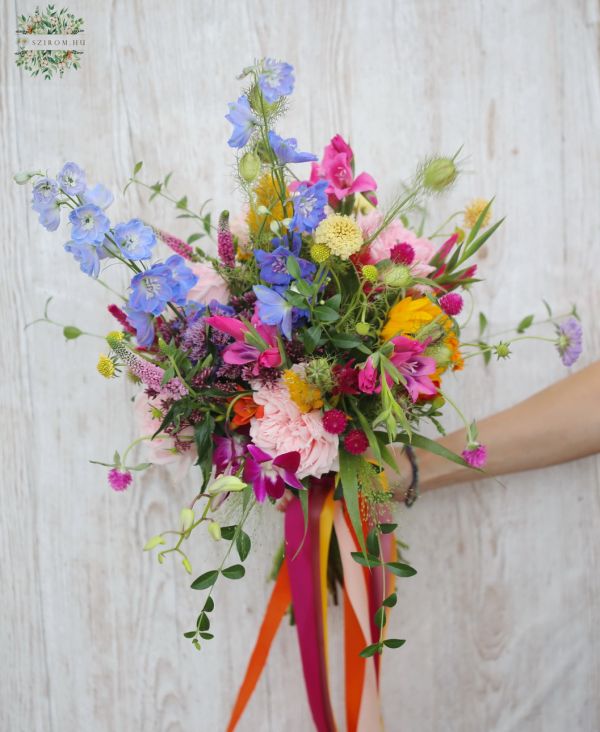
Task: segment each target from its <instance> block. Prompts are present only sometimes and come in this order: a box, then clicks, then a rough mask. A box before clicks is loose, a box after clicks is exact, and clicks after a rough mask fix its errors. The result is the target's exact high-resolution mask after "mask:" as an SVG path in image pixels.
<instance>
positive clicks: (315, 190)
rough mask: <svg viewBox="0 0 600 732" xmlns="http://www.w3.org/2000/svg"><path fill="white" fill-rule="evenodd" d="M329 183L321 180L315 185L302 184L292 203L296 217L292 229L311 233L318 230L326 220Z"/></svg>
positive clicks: (293, 219) (291, 224)
mask: <svg viewBox="0 0 600 732" xmlns="http://www.w3.org/2000/svg"><path fill="white" fill-rule="evenodd" d="M328 185H329V183H328V181H326V180H320V181H318V182H317V183H315V184H314V185H312V186H311V185H309V184H308V183H301V184H300V185H299V186H298V188H297V189H296V192H295V194H294V197H293V198H292V203H293V205H294V217H293V218H292V221H291V223H290V229H292V230H294V231H300V232H306V233H310V232H312V231H314V229H316V228H317V226H318V225H319V223H320V222H321V221H323V219H324V218H325V204H326V203H327V193H326V192H325V191H326V189H327V186H328Z"/></svg>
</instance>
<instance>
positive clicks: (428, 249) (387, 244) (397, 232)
mask: <svg viewBox="0 0 600 732" xmlns="http://www.w3.org/2000/svg"><path fill="white" fill-rule="evenodd" d="M357 221H358V225H359V226H360V228H361V231H362V234H363V237H364V238H365V239H368V238H369V237H371V236H372V235H373V234H374V233H375V231H377V229H378V228H379V227H380V226H381V223H382V221H383V214H381V213H380V212H379V211H371V212H370V213H368V214H364V215H360V216H359V217H358V219H357ZM404 242H406V243H407V244H410V245H411V247H412V248H413V249H414V252H415V258H414V260H413V263H412V265H411V272H412V273H413V275H415V276H416V277H427V275H429V274H431V272H433V270H434V269H435V267H432V266H431V265H429V264H428V262H429V261H430V260H431V258H432V257H433V255H434V254H435V249H436V247H435V244H434V243H433V242H432V241H429V239H425V238H424V237H417V235H416V234H415V233H414V231H410V229H405V228H404V226H402V222H400V221H398V220H397V219H396V220H394V221H392V222H391V223H390V224H388V226H386V228H385V229H384V230H383V231H382V232H381V233H380V234H379V236H378V237H377V238H376V239H375V240H374V241H373V242H371V244H370V245H369V250H368V258H365V259H364V260H363V261H364V263H365V264H377V262H381V260H382V259H389V258H390V253H391V251H392V249H393V248H394V247H395V246H396V244H402V243H404ZM361 259H362V257H361Z"/></svg>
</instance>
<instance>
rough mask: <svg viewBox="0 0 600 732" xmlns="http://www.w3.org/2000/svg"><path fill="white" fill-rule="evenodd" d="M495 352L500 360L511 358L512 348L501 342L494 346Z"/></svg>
mask: <svg viewBox="0 0 600 732" xmlns="http://www.w3.org/2000/svg"><path fill="white" fill-rule="evenodd" d="M494 350H495V351H496V356H497V357H498V358H509V356H510V346H509V345H508V343H505V342H504V341H501V342H500V343H498V344H497V345H496V346H494Z"/></svg>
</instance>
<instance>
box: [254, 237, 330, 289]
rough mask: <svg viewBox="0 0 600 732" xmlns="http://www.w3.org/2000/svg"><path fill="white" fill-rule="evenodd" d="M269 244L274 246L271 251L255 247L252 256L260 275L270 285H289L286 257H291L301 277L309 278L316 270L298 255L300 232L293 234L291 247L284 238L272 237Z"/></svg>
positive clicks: (289, 278)
mask: <svg viewBox="0 0 600 732" xmlns="http://www.w3.org/2000/svg"><path fill="white" fill-rule="evenodd" d="M271 244H272V245H273V246H274V247H275V248H274V249H273V251H272V252H266V251H265V250H264V249H255V250H254V258H255V259H256V263H257V264H258V266H259V267H260V276H261V278H262V279H263V280H264V281H265V282H268V283H269V284H270V285H289V284H290V282H291V281H292V276H291V274H290V273H289V272H288V269H287V260H288V257H293V258H294V259H295V260H296V262H297V263H298V266H299V268H300V272H301V274H302V278H303V279H305V280H310V279H311V278H312V276H313V275H314V273H315V271H316V266H315V265H314V264H313V263H312V262H309V261H307V260H306V259H301V258H300V257H298V256H297V255H298V253H299V252H300V247H301V246H302V239H301V237H300V234H294V235H293V238H292V242H291V246H292V249H290V248H289V247H288V245H289V244H290V240H289V239H288V238H287V237H285V238H278V239H273V241H272V242H271Z"/></svg>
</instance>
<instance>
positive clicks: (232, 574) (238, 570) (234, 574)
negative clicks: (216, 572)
mask: <svg viewBox="0 0 600 732" xmlns="http://www.w3.org/2000/svg"><path fill="white" fill-rule="evenodd" d="M221 574H222V575H223V577H227V579H232V580H236V579H241V578H242V577H243V576H244V575H245V574H246V570H245V569H244V567H243V566H242V565H241V564H232V565H231V567H226V568H225V569H223V570H222V571H221Z"/></svg>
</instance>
